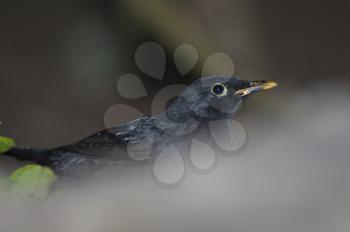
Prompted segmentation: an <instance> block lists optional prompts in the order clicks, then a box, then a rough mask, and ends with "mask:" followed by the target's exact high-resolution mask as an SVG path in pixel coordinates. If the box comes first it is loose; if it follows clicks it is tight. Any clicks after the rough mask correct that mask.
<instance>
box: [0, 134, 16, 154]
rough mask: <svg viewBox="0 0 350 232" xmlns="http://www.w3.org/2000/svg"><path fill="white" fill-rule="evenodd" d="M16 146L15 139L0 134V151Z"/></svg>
mask: <svg viewBox="0 0 350 232" xmlns="http://www.w3.org/2000/svg"><path fill="white" fill-rule="evenodd" d="M15 146H16V143H15V141H14V140H13V139H10V138H7V137H2V136H0V153H5V152H7V151H9V150H11V149H12V148H14V147H15Z"/></svg>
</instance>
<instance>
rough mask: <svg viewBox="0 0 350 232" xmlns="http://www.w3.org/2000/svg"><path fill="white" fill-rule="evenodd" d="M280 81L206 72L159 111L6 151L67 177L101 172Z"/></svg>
mask: <svg viewBox="0 0 350 232" xmlns="http://www.w3.org/2000/svg"><path fill="white" fill-rule="evenodd" d="M275 86H277V84H276V83H275V82H273V81H246V80H239V79H238V78H235V77H225V76H210V77H204V78H201V79H198V80H196V81H194V82H193V83H192V84H191V85H190V86H188V87H187V88H186V89H185V90H184V91H183V92H182V93H181V94H180V96H178V97H177V98H176V99H175V101H174V102H173V104H171V105H170V106H169V107H168V108H167V109H166V111H165V112H163V113H161V114H159V115H155V116H152V117H142V118H139V119H136V120H134V121H131V122H129V123H127V124H124V125H120V126H118V127H115V128H111V129H105V130H102V131H100V132H98V133H95V134H93V135H91V136H90V137H87V138H85V139H83V140H81V141H79V142H76V143H73V144H71V145H66V146H62V147H58V148H55V149H48V150H36V149H22V148H13V149H12V150H10V151H8V152H7V153H6V154H5V155H9V156H13V157H16V158H18V159H22V160H29V161H34V162H36V163H39V164H41V165H45V166H48V167H50V168H52V169H53V170H54V171H55V172H56V173H57V174H58V175H61V176H67V177H79V176H86V175H91V174H95V173H97V172H98V171H99V170H102V169H105V168H108V167H110V166H113V165H116V164H124V163H125V164H130V163H138V162H142V161H144V160H149V159H150V158H152V157H154V156H156V155H157V154H159V153H160V152H161V151H162V150H163V149H164V148H165V147H166V146H168V145H169V144H171V143H175V142H178V141H181V140H183V139H185V137H186V136H187V135H189V134H191V133H193V132H194V131H195V130H196V129H197V128H200V127H201V126H202V125H205V124H206V123H207V122H209V121H211V120H219V119H228V118H232V117H233V114H234V113H235V112H236V111H237V110H238V106H239V105H240V104H241V103H242V101H243V100H244V99H245V98H246V97H247V96H249V95H251V94H253V93H256V92H259V91H262V90H267V89H270V88H273V87H275Z"/></svg>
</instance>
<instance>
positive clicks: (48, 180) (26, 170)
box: [9, 164, 57, 200]
mask: <svg viewBox="0 0 350 232" xmlns="http://www.w3.org/2000/svg"><path fill="white" fill-rule="evenodd" d="M56 179H57V177H56V175H55V174H54V172H53V171H52V170H51V169H49V168H47V167H42V166H40V165H37V164H30V165H26V166H24V167H22V168H19V169H17V170H16V171H15V172H14V173H13V174H12V175H11V176H10V177H9V180H10V183H11V186H10V192H11V193H13V194H17V195H19V196H20V197H23V198H27V197H31V198H35V199H39V200H44V199H45V198H46V197H47V196H48V195H49V193H50V190H51V186H52V184H53V183H54V182H55V181H56Z"/></svg>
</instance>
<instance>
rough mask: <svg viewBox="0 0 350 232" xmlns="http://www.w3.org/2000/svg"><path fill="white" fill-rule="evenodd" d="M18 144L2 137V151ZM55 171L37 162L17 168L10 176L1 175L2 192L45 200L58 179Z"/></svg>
mask: <svg viewBox="0 0 350 232" xmlns="http://www.w3.org/2000/svg"><path fill="white" fill-rule="evenodd" d="M15 146H16V143H15V141H14V140H13V139H11V138H7V137H0V153H4V152H6V151H9V150H11V149H12V148H13V147H15ZM56 179H57V177H56V175H55V173H54V172H53V171H52V170H51V169H49V168H47V167H42V166H40V165H37V164H29V165H26V166H24V167H22V168H19V169H17V170H15V171H14V172H13V173H12V174H11V176H10V177H9V178H5V177H2V176H0V192H1V194H4V192H5V193H6V192H7V193H11V194H14V195H16V196H19V197H21V198H34V199H37V200H44V199H46V198H47V197H48V195H49V194H50V190H51V187H52V185H53V183H54V182H55V181H56Z"/></svg>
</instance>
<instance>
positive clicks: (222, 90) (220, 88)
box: [211, 83, 227, 97]
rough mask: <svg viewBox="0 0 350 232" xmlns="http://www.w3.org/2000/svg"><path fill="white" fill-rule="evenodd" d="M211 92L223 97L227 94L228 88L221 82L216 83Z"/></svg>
mask: <svg viewBox="0 0 350 232" xmlns="http://www.w3.org/2000/svg"><path fill="white" fill-rule="evenodd" d="M211 92H212V93H213V94H214V95H216V96H218V97H223V96H226V95H227V88H226V86H225V85H223V84H221V83H216V84H214V85H213V87H212V88H211Z"/></svg>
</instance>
